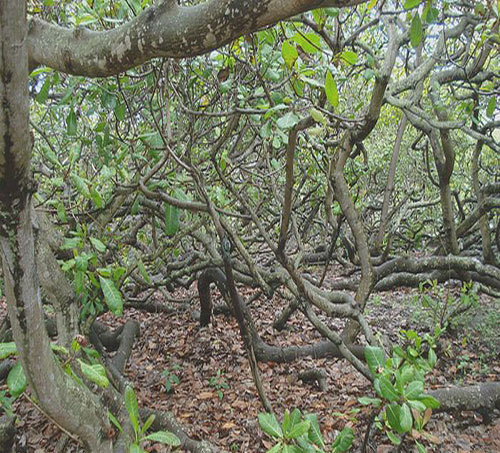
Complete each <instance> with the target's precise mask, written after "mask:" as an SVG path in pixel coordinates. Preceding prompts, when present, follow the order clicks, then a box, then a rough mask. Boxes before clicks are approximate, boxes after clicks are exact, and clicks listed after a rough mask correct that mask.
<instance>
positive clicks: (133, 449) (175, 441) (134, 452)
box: [108, 386, 181, 453]
mask: <svg viewBox="0 0 500 453" xmlns="http://www.w3.org/2000/svg"><path fill="white" fill-rule="evenodd" d="M125 407H126V409H127V412H128V415H129V419H130V424H131V425H132V428H133V430H134V438H133V439H131V440H130V444H129V446H128V451H129V453H148V452H147V451H146V450H144V449H143V448H142V446H141V445H142V444H143V442H145V441H147V440H150V441H153V442H159V443H162V444H166V445H170V446H171V447H179V446H180V445H181V441H180V439H179V438H178V437H177V436H176V435H175V434H173V433H171V432H168V431H156V432H154V433H151V434H148V435H146V431H147V430H148V429H149V428H150V427H151V425H152V424H153V422H154V421H155V415H154V414H151V415H150V416H149V417H148V419H147V420H146V421H145V422H144V425H142V426H141V425H140V417H139V406H138V404H137V397H136V396H135V392H134V390H133V389H132V387H130V386H127V388H126V389H125ZM108 417H109V419H110V420H111V422H112V423H113V424H114V425H115V426H116V427H117V428H118V430H119V431H120V432H121V433H122V434H123V433H124V432H123V427H122V425H121V424H120V422H119V421H118V420H117V419H116V417H115V416H114V415H113V414H112V413H111V412H109V411H108Z"/></svg>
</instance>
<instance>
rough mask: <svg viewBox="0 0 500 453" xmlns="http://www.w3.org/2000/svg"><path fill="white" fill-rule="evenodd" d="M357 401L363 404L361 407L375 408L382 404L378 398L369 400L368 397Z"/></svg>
mask: <svg viewBox="0 0 500 453" xmlns="http://www.w3.org/2000/svg"><path fill="white" fill-rule="evenodd" d="M358 401H359V402H360V403H361V404H363V406H369V405H372V406H375V407H380V405H381V404H382V400H381V399H380V398H370V397H368V396H362V397H360V398H358Z"/></svg>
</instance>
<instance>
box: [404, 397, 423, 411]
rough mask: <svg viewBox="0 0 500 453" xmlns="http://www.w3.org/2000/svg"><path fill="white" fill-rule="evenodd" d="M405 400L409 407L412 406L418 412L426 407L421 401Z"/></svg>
mask: <svg viewBox="0 0 500 453" xmlns="http://www.w3.org/2000/svg"><path fill="white" fill-rule="evenodd" d="M407 402H408V404H409V405H410V407H412V408H413V409H416V410H417V411H419V412H424V411H425V409H427V406H426V405H425V404H424V403H422V401H418V400H408V401H407Z"/></svg>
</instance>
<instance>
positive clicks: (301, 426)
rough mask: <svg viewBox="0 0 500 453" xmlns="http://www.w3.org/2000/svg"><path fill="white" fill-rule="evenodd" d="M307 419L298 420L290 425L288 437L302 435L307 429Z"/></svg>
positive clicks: (294, 437) (293, 437) (295, 437)
mask: <svg viewBox="0 0 500 453" xmlns="http://www.w3.org/2000/svg"><path fill="white" fill-rule="evenodd" d="M309 426H310V424H309V420H306V421H303V422H300V423H297V424H295V425H294V426H292V428H291V429H290V432H289V433H288V436H287V438H288V439H297V437H300V436H302V435H303V434H305V433H307V432H308V431H309Z"/></svg>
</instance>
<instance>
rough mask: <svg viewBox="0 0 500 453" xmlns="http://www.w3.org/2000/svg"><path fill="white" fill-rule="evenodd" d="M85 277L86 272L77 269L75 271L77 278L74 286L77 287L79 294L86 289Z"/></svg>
mask: <svg viewBox="0 0 500 453" xmlns="http://www.w3.org/2000/svg"><path fill="white" fill-rule="evenodd" d="M84 277H85V272H82V271H76V273H75V279H74V281H73V284H74V287H75V293H76V294H77V295H80V294H82V293H83V291H84V289H85V284H84Z"/></svg>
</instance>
